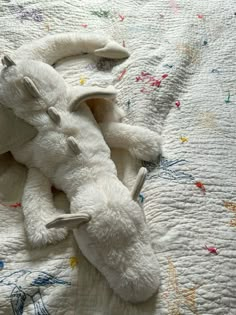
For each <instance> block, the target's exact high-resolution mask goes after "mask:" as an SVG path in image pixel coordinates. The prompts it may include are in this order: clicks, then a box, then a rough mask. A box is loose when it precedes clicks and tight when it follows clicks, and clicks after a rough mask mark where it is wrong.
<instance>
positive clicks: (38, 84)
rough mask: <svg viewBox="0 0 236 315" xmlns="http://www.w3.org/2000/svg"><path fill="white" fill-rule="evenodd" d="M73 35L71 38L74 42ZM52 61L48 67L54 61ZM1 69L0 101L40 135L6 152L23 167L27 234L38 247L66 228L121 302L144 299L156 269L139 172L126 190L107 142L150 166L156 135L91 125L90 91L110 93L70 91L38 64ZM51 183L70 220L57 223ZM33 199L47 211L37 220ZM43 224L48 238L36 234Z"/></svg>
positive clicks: (8, 64) (153, 286) (110, 92)
mask: <svg viewBox="0 0 236 315" xmlns="http://www.w3.org/2000/svg"><path fill="white" fill-rule="evenodd" d="M76 36H77V35H76V34H73V35H70V38H71V39H73V40H72V42H73V43H75V42H76ZM61 38H62V37H61ZM50 40H51V44H52V42H53V39H52V38H51V39H50ZM56 42H57V43H59V42H60V40H59V41H57V40H56ZM78 42H79V41H78ZM54 43H55V42H54ZM64 44H65V43H64ZM90 45H91V46H90V47H92V49H91V50H92V51H93V52H94V51H95V52H96V51H98V52H99V53H100V55H103V56H104V48H99V49H98V48H97V46H98V43H97V42H95V43H94V45H93V44H92V41H91V42H90ZM76 46H77V44H76ZM103 46H104V44H103ZM34 47H35V46H34ZM54 47H55V45H54ZM63 47H64V46H63V44H62V46H61V48H60V49H61V50H63V49H62V48H63ZM99 47H100V46H99ZM105 47H108V50H109V49H111V51H112V53H113V57H117V56H118V55H119V53H118V52H117V50H118V51H119V52H121V55H122V57H125V53H124V51H123V48H122V47H121V46H119V45H118V44H117V45H115V44H110V42H109V41H108V42H107V43H106V45H105ZM111 47H115V49H113V48H111ZM41 48H42V47H41ZM42 49H43V48H42ZM112 49H113V50H112ZM75 50H76V49H75ZM75 50H73V54H75V53H76V51H75ZM105 50H106V49H105ZM108 50H107V51H108ZM31 51H33V49H32V47H31ZM36 51H37V50H35V51H34V56H36V55H37V54H36ZM115 51H116V52H115ZM29 52H30V50H29ZM25 56H26V57H27V58H31V56H32V55H31V54H30V53H29V54H25ZM126 56H127V54H126ZM37 57H38V59H40V60H42V61H48V60H45V59H43V58H41V57H40V55H38V56H37ZM50 58H51V59H50V60H49V62H50V63H52V62H53V61H54V59H53V55H52V56H50ZM56 58H58V56H57V57H56ZM32 59H34V58H32ZM52 59H53V60H52ZM3 64H4V65H5V66H4V68H3V69H2V71H1V77H0V103H1V104H2V105H3V106H5V107H7V108H9V109H12V110H13V112H14V113H15V115H16V116H17V117H19V118H21V119H23V120H24V121H25V122H27V123H28V124H30V125H32V126H34V127H35V128H36V129H37V130H38V134H37V135H36V136H35V137H34V138H33V139H32V140H30V141H28V142H26V143H25V144H23V145H21V146H19V147H18V148H15V149H13V150H12V154H13V156H14V157H15V159H16V160H17V161H19V162H20V163H23V164H25V165H26V166H27V167H28V168H29V176H28V181H27V184H26V188H25V193H24V196H23V200H22V205H23V208H24V214H25V218H26V221H27V223H28V236H29V237H31V241H32V242H34V243H35V244H36V245H39V244H46V243H50V242H53V241H54V240H55V238H56V240H60V239H63V238H64V237H65V230H64V229H61V227H68V228H72V229H73V231H74V236H75V238H76V241H77V243H78V246H79V248H80V249H81V251H82V253H83V254H84V255H85V257H86V258H87V259H88V260H89V261H90V262H91V263H92V264H93V265H94V266H95V267H96V268H97V269H98V270H99V271H100V272H101V273H102V274H103V275H104V276H105V278H106V279H107V281H108V283H109V285H110V287H111V288H112V289H113V290H114V291H115V292H116V293H117V294H118V295H119V296H120V297H121V298H123V299H124V300H127V301H130V302H133V303H137V302H142V301H145V300H146V299H148V298H149V297H151V296H152V295H153V294H154V293H155V292H156V291H157V289H158V287H159V265H158V262H157V260H156V257H155V254H154V252H153V249H152V247H151V240H150V233H149V230H148V227H147V225H146V222H145V216H144V213H143V210H142V208H141V207H140V205H139V204H138V202H137V196H138V194H139V192H140V189H141V188H142V184H143V181H144V177H145V169H143V168H142V169H140V172H139V174H138V177H137V181H136V184H135V186H134V189H133V191H129V190H128V188H127V187H125V186H124V185H123V184H122V183H121V182H120V181H119V179H118V177H117V172H116V167H115V165H114V163H113V161H112V160H111V158H110V149H109V147H108V145H107V144H109V146H110V147H119V148H124V149H127V150H129V151H130V152H131V153H132V154H133V155H135V156H136V157H137V158H139V159H144V160H152V159H156V158H157V156H158V155H159V152H160V137H159V136H158V135H157V134H156V133H154V132H151V131H150V130H148V129H145V128H141V127H136V126H129V125H125V124H122V123H116V122H104V123H102V124H100V125H98V124H97V122H96V120H95V118H94V116H93V114H92V112H91V110H90V108H89V107H88V105H87V104H86V102H84V100H85V99H86V98H87V97H88V96H89V97H90V96H91V95H92V94H94V92H95V94H96V95H97V96H100V97H108V98H109V97H114V96H115V90H114V89H113V88H112V87H108V88H107V89H99V88H97V89H95V90H90V91H87V92H85V93H83V90H81V88H80V89H78V88H68V87H67V86H66V84H65V82H64V80H63V79H62V78H61V76H60V75H59V74H58V73H57V72H56V71H55V70H54V69H53V68H52V67H50V66H49V65H47V64H46V63H44V62H41V61H35V60H30V59H27V60H24V59H23V58H22V59H21V60H20V59H19V58H16V59H14V61H13V60H12V59H11V58H10V57H7V56H5V57H4V58H3ZM91 93H92V94H91ZM101 110H102V108H101ZM51 184H53V185H54V186H55V187H56V188H58V189H60V190H62V191H64V192H65V193H66V195H67V198H68V200H69V202H70V212H71V213H70V214H63V215H60V216H57V217H55V209H54V207H53V202H52V195H51V192H50V187H51ZM36 195H38V200H40V202H41V203H42V201H45V203H44V208H47V211H46V212H45V213H44V214H43V213H40V217H39V216H38V209H37V201H36V200H35V199H34V197H35V196H36ZM50 210H51V213H50ZM43 216H44V217H43ZM45 216H46V217H45ZM46 220H47V221H48V223H47V227H48V228H52V230H49V232H51V234H50V233H42V234H41V233H38V234H37V231H40V230H41V228H42V226H41V225H42V222H45V221H46ZM49 221H50V222H49ZM30 228H31V229H32V230H31V231H30ZM54 228H56V229H54ZM57 228H58V230H57Z"/></svg>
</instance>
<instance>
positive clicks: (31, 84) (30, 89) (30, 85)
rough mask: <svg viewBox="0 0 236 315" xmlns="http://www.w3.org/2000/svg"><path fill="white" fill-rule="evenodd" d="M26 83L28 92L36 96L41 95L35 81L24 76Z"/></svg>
mask: <svg viewBox="0 0 236 315" xmlns="http://www.w3.org/2000/svg"><path fill="white" fill-rule="evenodd" d="M23 82H24V85H25V87H26V89H27V90H28V92H29V93H30V94H31V95H32V96H33V97H35V98H38V97H40V92H39V90H38V88H37V87H36V85H35V84H34V82H33V81H32V80H31V79H30V78H29V77H24V79H23Z"/></svg>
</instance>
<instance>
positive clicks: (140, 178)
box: [131, 167, 147, 201]
mask: <svg viewBox="0 0 236 315" xmlns="http://www.w3.org/2000/svg"><path fill="white" fill-rule="evenodd" d="M146 174H147V169H146V168H145V167H141V168H140V170H139V172H138V175H137V178H136V181H135V184H134V187H133V189H132V192H131V196H132V199H133V200H134V201H136V200H137V199H138V196H139V194H140V192H141V190H142V188H143V184H144V182H145V178H146Z"/></svg>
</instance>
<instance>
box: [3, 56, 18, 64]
mask: <svg viewBox="0 0 236 315" xmlns="http://www.w3.org/2000/svg"><path fill="white" fill-rule="evenodd" d="M2 64H3V65H4V66H6V67H11V66H15V65H16V64H15V62H14V61H13V60H12V59H11V58H10V57H9V56H7V55H5V56H3V58H2Z"/></svg>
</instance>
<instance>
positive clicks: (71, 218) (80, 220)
mask: <svg viewBox="0 0 236 315" xmlns="http://www.w3.org/2000/svg"><path fill="white" fill-rule="evenodd" d="M90 220H91V215H90V214H88V213H76V214H62V215H60V216H58V217H57V218H56V219H54V220H52V221H50V222H48V223H47V224H46V228H47V229H51V228H61V227H67V228H69V229H75V228H77V227H78V226H79V225H81V224H85V223H88V222H89V221H90Z"/></svg>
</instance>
